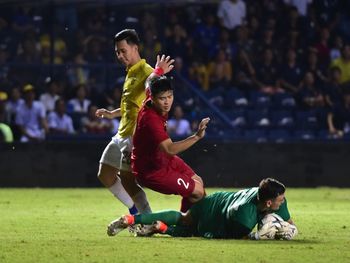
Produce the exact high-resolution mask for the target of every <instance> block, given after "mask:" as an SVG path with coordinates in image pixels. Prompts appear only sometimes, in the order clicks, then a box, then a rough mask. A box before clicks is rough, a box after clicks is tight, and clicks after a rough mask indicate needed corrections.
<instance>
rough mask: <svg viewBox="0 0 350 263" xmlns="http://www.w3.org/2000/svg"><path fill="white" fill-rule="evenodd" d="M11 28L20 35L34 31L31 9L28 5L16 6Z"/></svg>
mask: <svg viewBox="0 0 350 263" xmlns="http://www.w3.org/2000/svg"><path fill="white" fill-rule="evenodd" d="M12 28H13V30H14V31H16V32H17V33H20V34H24V33H25V32H27V31H30V30H35V27H34V21H33V8H32V7H31V6H29V5H22V6H17V8H16V10H15V14H14V16H13V18H12Z"/></svg>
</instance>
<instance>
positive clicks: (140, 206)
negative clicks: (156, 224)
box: [132, 189, 152, 214]
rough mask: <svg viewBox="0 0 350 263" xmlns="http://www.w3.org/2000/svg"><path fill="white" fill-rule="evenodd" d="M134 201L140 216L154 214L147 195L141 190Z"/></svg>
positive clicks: (134, 197)
mask: <svg viewBox="0 0 350 263" xmlns="http://www.w3.org/2000/svg"><path fill="white" fill-rule="evenodd" d="M132 199H133V200H134V203H135V206H136V208H137V210H138V211H139V213H140V214H150V213H152V210H151V207H150V206H149V203H148V200H147V197H146V193H145V191H143V189H141V191H139V192H138V193H137V194H136V195H134V196H133V198H132Z"/></svg>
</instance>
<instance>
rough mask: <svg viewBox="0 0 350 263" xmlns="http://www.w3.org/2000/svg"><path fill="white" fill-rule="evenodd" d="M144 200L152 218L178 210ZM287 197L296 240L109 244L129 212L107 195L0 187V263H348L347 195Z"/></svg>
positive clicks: (326, 192) (170, 201)
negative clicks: (110, 231)
mask: <svg viewBox="0 0 350 263" xmlns="http://www.w3.org/2000/svg"><path fill="white" fill-rule="evenodd" d="M214 190H215V189H209V190H208V192H212V191H214ZM147 195H148V198H149V200H150V203H151V206H152V208H153V210H154V211H156V210H160V209H168V208H171V209H178V208H179V203H180V198H179V197H177V196H164V195H160V194H157V193H154V192H152V191H147ZM286 196H287V199H288V205H289V210H290V212H291V214H292V218H293V219H294V222H295V223H296V225H297V226H298V229H299V235H298V236H297V238H296V239H295V240H293V241H250V240H206V239H202V238H171V237H166V236H155V237H152V238H135V237H132V236H130V235H129V233H128V232H127V231H124V232H121V233H120V235H118V236H116V237H108V236H107V235H106V226H107V224H108V223H109V222H110V221H111V220H112V219H114V218H116V217H119V216H120V215H122V214H124V213H126V209H125V208H124V207H123V206H122V205H121V204H120V203H119V202H118V201H116V200H115V199H114V198H113V197H112V195H111V194H110V193H109V192H108V191H107V190H105V189H102V188H101V189H1V188H0V262H167V263H170V262H199V263H201V262H332V261H336V262H350V212H349V211H350V189H334V188H318V189H289V190H288V191H287V193H286Z"/></svg>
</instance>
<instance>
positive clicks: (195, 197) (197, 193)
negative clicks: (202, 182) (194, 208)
mask: <svg viewBox="0 0 350 263" xmlns="http://www.w3.org/2000/svg"><path fill="white" fill-rule="evenodd" d="M204 193H205V191H204V188H203V187H201V186H198V187H196V188H195V190H194V191H193V193H192V196H191V202H193V203H195V202H198V201H199V200H201V199H202V198H203V197H204Z"/></svg>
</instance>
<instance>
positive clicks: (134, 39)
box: [114, 29, 140, 46]
mask: <svg viewBox="0 0 350 263" xmlns="http://www.w3.org/2000/svg"><path fill="white" fill-rule="evenodd" d="M122 40H125V41H126V43H128V44H129V45H131V44H134V45H137V46H138V45H139V44H140V38H139V35H138V34H137V32H136V30H135V29H124V30H122V31H120V32H119V33H117V34H116V35H115V36H114V45H115V44H116V43H117V42H119V41H122Z"/></svg>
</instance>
